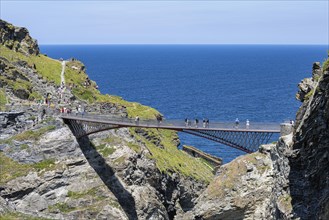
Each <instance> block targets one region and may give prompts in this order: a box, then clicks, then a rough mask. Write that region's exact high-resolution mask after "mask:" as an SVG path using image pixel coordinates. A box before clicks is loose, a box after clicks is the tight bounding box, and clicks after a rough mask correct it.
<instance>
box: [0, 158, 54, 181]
mask: <svg viewBox="0 0 329 220" xmlns="http://www.w3.org/2000/svg"><path fill="white" fill-rule="evenodd" d="M55 168H56V165H55V160H54V159H46V160H42V161H40V162H38V163H34V164H24V163H19V162H17V161H15V160H13V159H11V158H9V157H7V156H6V155H4V153H2V152H0V185H2V184H5V183H7V182H9V181H10V180H13V179H15V178H17V177H21V176H25V175H27V174H28V173H29V172H30V171H37V172H40V171H49V170H52V169H55Z"/></svg>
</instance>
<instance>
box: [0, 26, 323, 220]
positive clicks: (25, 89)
mask: <svg viewBox="0 0 329 220" xmlns="http://www.w3.org/2000/svg"><path fill="white" fill-rule="evenodd" d="M328 67H329V61H328V60H327V61H326V62H324V63H323V64H322V65H321V64H320V63H315V64H314V65H313V73H312V78H310V79H304V80H303V81H302V82H301V83H300V84H299V89H300V90H299V92H298V94H297V98H298V99H299V100H300V101H302V106H301V108H300V109H299V111H298V112H297V115H296V129H295V130H294V131H293V133H291V134H289V135H286V136H283V137H281V138H280V139H279V140H278V142H277V143H274V144H269V145H263V146H260V149H259V151H258V152H255V153H253V154H248V155H246V156H241V157H238V158H237V159H235V160H233V161H232V162H231V163H228V164H225V165H224V166H222V167H220V169H219V170H218V172H217V175H216V176H215V177H214V175H213V173H212V169H211V167H209V165H208V164H206V163H204V161H202V160H200V159H197V158H193V157H191V156H189V155H188V154H186V153H184V152H182V151H180V150H178V149H177V146H178V145H179V139H178V136H177V133H176V132H173V131H164V130H157V129H141V128H121V129H116V130H111V131H105V132H102V133H98V134H93V135H90V136H88V137H85V138H82V139H79V140H77V139H76V138H75V137H74V136H73V135H72V133H71V131H70V129H69V128H68V127H67V126H66V125H65V124H64V123H63V121H62V120H61V119H60V118H58V117H57V116H56V112H57V111H58V109H60V108H62V107H65V108H70V109H75V108H76V107H78V106H79V105H81V106H84V108H85V111H88V112H97V113H100V114H118V115H122V116H123V117H136V116H137V115H138V116H139V117H141V118H145V119H156V118H157V117H158V116H159V115H161V114H160V113H159V112H158V111H156V110H155V109H152V108H150V107H147V106H143V105H141V104H139V103H131V102H127V101H125V100H123V99H122V98H120V97H116V96H111V95H103V94H101V93H100V92H99V91H98V89H97V84H96V82H93V81H92V80H90V79H89V77H88V75H87V74H86V72H85V66H84V65H83V64H82V63H81V62H80V61H78V60H76V59H73V58H72V59H70V60H67V61H65V62H63V61H62V62H60V61H58V60H54V59H51V58H49V57H47V56H45V55H43V54H41V53H40V51H39V47H38V45H37V43H36V41H35V40H34V39H32V38H31V37H30V35H29V32H28V31H27V29H25V28H20V27H15V26H13V25H11V24H9V23H7V22H5V21H3V20H0V110H1V111H5V110H6V109H8V110H13V111H16V112H22V113H21V114H17V115H12V116H8V115H1V116H0V219H1V218H2V219H209V220H210V219H329V180H328V176H329V166H328V165H329V164H328V161H329V160H328V156H329V153H328V152H329V149H328V148H329V129H328V122H329V112H328V109H329V94H328V91H329V71H328V70H329V69H328ZM62 84H64V92H63V93H61V92H60V91H61V90H60V89H61V86H62ZM45 98H48V100H47V101H49V102H48V103H44V101H42V100H45ZM40 100H41V101H40Z"/></svg>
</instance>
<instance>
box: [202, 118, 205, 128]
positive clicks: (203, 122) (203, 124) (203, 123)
mask: <svg viewBox="0 0 329 220" xmlns="http://www.w3.org/2000/svg"><path fill="white" fill-rule="evenodd" d="M202 127H204V128H205V127H206V119H204V118H203V120H202Z"/></svg>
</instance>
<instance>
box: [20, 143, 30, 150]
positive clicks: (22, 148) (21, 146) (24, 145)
mask: <svg viewBox="0 0 329 220" xmlns="http://www.w3.org/2000/svg"><path fill="white" fill-rule="evenodd" d="M28 148H29V145H27V144H22V145H20V149H21V150H26V149H28Z"/></svg>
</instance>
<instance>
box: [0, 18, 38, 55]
mask: <svg viewBox="0 0 329 220" xmlns="http://www.w3.org/2000/svg"><path fill="white" fill-rule="evenodd" d="M0 44H3V45H5V46H6V47H8V48H9V49H12V50H15V51H17V52H21V53H23V54H26V55H29V54H34V55H38V54H39V52H40V50H39V46H38V44H37V41H36V40H34V39H33V38H32V37H31V36H30V34H29V31H28V30H27V29H26V28H21V27H15V26H13V25H12V24H9V23H7V22H6V21H4V20H1V19H0Z"/></svg>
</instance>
